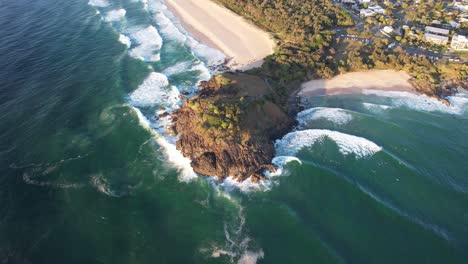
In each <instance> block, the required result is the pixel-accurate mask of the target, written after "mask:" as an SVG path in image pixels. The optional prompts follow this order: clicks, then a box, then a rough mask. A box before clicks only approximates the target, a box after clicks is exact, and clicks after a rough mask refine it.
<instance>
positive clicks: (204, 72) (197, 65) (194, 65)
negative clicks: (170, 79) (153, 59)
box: [163, 61, 211, 81]
mask: <svg viewBox="0 0 468 264" xmlns="http://www.w3.org/2000/svg"><path fill="white" fill-rule="evenodd" d="M188 71H198V72H199V75H198V80H200V81H207V80H209V79H210V78H211V73H210V70H209V69H208V68H207V67H206V66H205V65H204V64H203V63H202V62H199V61H196V62H193V61H183V62H179V63H176V64H174V65H172V66H170V67H168V68H166V69H164V70H163V73H164V75H166V76H171V75H174V74H179V73H183V72H188Z"/></svg>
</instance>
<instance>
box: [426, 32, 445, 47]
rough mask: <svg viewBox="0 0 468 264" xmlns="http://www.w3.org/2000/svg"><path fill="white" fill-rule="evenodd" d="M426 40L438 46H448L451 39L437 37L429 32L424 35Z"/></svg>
mask: <svg viewBox="0 0 468 264" xmlns="http://www.w3.org/2000/svg"><path fill="white" fill-rule="evenodd" d="M424 40H425V41H427V42H431V43H434V44H437V45H447V43H448V40H449V38H448V37H446V36H441V35H436V34H432V33H429V32H426V33H424Z"/></svg>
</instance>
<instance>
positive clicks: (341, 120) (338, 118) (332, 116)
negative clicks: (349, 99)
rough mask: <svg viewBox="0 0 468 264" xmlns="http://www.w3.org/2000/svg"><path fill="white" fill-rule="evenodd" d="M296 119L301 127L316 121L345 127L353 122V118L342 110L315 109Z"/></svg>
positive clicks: (302, 113)
mask: <svg viewBox="0 0 468 264" xmlns="http://www.w3.org/2000/svg"><path fill="white" fill-rule="evenodd" d="M296 119H297V121H299V125H300V126H305V125H307V124H308V123H309V122H310V121H316V120H327V121H330V122H332V123H334V124H337V125H345V124H347V123H349V122H350V121H351V120H353V116H352V115H351V114H350V113H348V112H347V111H346V110H344V109H341V108H329V107H314V108H310V109H307V110H304V111H302V112H300V113H299V114H297V117H296Z"/></svg>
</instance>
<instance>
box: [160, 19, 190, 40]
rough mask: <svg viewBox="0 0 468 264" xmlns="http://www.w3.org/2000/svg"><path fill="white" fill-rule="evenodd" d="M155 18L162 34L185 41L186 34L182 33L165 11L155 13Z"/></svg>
mask: <svg viewBox="0 0 468 264" xmlns="http://www.w3.org/2000/svg"><path fill="white" fill-rule="evenodd" d="M154 18H155V20H156V23H157V24H158V26H159V29H160V31H161V34H163V35H164V36H165V37H166V38H168V39H172V40H177V41H179V42H181V43H185V41H186V40H187V36H186V34H184V33H182V32H181V31H180V30H179V29H178V28H177V26H176V25H175V24H174V23H173V22H172V21H171V20H170V19H169V18H168V17H167V16H166V15H165V14H164V13H162V12H157V13H156V14H155V15H154Z"/></svg>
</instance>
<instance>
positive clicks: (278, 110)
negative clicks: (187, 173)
mask: <svg viewBox="0 0 468 264" xmlns="http://www.w3.org/2000/svg"><path fill="white" fill-rule="evenodd" d="M201 87H202V90H201V91H200V92H199V94H198V95H197V96H196V97H194V98H191V99H187V100H186V102H185V104H184V106H183V107H181V108H180V109H178V110H177V111H176V112H175V113H174V114H173V120H174V124H173V126H172V127H171V131H170V133H174V134H177V135H178V136H179V140H178V141H177V149H179V150H180V151H181V152H182V153H183V155H184V156H186V157H188V158H190V159H191V160H192V167H193V168H194V170H195V172H197V173H199V174H201V175H207V176H218V178H219V180H220V181H222V180H223V179H224V178H225V177H227V176H232V177H235V178H236V179H237V180H238V181H243V180H246V179H247V178H249V177H251V179H252V180H253V181H258V180H260V179H262V178H263V177H264V176H263V172H264V171H265V170H270V171H274V170H275V168H274V166H273V165H272V164H271V160H272V158H273V157H274V154H275V150H274V145H273V142H274V140H275V139H277V138H279V137H281V136H282V135H284V134H285V133H287V132H288V131H289V130H290V129H291V127H292V126H293V125H294V119H292V118H290V117H289V116H288V115H287V114H286V112H285V111H284V109H282V107H281V106H279V105H277V104H275V103H273V101H274V97H275V94H274V92H273V90H272V89H270V87H269V86H268V84H267V83H265V82H264V80H263V79H261V78H260V77H258V76H253V75H248V74H245V73H237V74H233V73H226V74H223V75H218V76H215V77H213V78H212V79H211V80H210V81H208V82H203V83H202V84H201Z"/></svg>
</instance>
